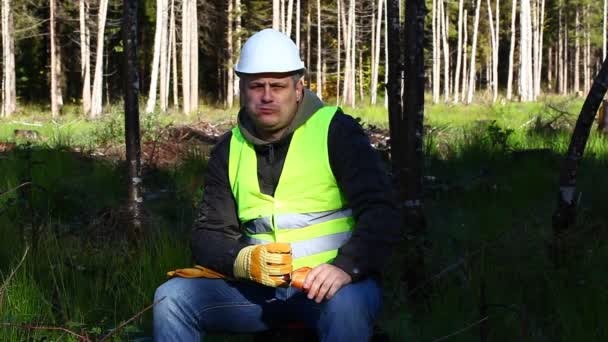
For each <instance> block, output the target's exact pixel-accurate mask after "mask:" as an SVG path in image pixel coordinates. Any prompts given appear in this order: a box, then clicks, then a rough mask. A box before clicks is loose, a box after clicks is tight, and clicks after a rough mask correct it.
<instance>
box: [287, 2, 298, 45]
mask: <svg viewBox="0 0 608 342" xmlns="http://www.w3.org/2000/svg"><path fill="white" fill-rule="evenodd" d="M292 17H293V0H289V2H288V4H287V24H286V25H287V27H286V30H285V34H287V37H290V38H291V21H292V19H293V18H292ZM296 46H297V45H296Z"/></svg>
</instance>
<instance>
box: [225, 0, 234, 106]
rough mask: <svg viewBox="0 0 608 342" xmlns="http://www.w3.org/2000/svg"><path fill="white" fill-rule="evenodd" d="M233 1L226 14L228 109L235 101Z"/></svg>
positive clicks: (229, 3) (230, 1)
mask: <svg viewBox="0 0 608 342" xmlns="http://www.w3.org/2000/svg"><path fill="white" fill-rule="evenodd" d="M232 1H233V0H228V8H227V10H226V15H227V18H228V33H227V35H226V61H227V62H228V65H227V66H226V69H227V70H226V76H227V77H228V80H227V82H226V88H227V89H226V91H227V95H226V101H227V102H226V106H227V107H228V109H231V108H232V106H233V103H234V77H233V75H234V71H233V70H232V69H233V65H232V61H233V58H234V52H233V50H232V25H233V24H234V23H233V20H232V18H233V9H232Z"/></svg>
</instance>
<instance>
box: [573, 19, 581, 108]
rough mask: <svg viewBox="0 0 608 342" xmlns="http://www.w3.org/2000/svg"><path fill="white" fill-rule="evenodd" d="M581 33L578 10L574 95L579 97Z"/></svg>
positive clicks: (575, 22)
mask: <svg viewBox="0 0 608 342" xmlns="http://www.w3.org/2000/svg"><path fill="white" fill-rule="evenodd" d="M579 32H580V21H579V10H578V7H577V8H576V14H575V19H574V34H575V36H574V65H573V67H574V94H575V95H577V96H578V95H579V92H580V83H581V82H580V75H579V68H580V64H581V60H580V58H581V57H580V55H581V46H580V40H579Z"/></svg>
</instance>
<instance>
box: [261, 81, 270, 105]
mask: <svg viewBox="0 0 608 342" xmlns="http://www.w3.org/2000/svg"><path fill="white" fill-rule="evenodd" d="M262 101H263V102H264V103H268V102H272V94H271V92H270V84H266V85H265V86H264V93H263V94H262Z"/></svg>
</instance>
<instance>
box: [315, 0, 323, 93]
mask: <svg viewBox="0 0 608 342" xmlns="http://www.w3.org/2000/svg"><path fill="white" fill-rule="evenodd" d="M321 49H322V48H321V0H317V84H316V86H317V96H318V97H319V98H320V99H322V98H323V82H322V81H321V78H322V76H323V70H321Z"/></svg>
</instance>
